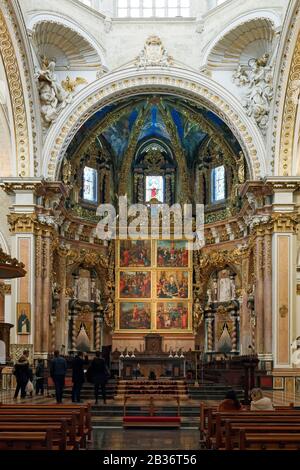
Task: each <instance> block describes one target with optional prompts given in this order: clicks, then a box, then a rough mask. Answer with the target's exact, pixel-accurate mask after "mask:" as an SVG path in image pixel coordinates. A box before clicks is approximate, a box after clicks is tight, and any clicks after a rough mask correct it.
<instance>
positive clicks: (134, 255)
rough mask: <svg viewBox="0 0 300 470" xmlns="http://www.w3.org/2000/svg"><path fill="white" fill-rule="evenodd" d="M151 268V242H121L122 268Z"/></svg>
mask: <svg viewBox="0 0 300 470" xmlns="http://www.w3.org/2000/svg"><path fill="white" fill-rule="evenodd" d="M132 266H135V267H144V268H147V267H150V266H151V241H150V240H121V241H120V267H121V268H128V267H132Z"/></svg>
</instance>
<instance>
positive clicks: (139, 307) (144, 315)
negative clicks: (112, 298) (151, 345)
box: [120, 302, 151, 330]
mask: <svg viewBox="0 0 300 470" xmlns="http://www.w3.org/2000/svg"><path fill="white" fill-rule="evenodd" d="M150 328H151V304H150V303H144V302H121V303H120V329H121V330H148V329H150Z"/></svg>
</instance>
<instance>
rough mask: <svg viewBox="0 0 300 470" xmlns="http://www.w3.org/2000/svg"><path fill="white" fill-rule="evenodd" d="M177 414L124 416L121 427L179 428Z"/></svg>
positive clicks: (179, 419)
mask: <svg viewBox="0 0 300 470" xmlns="http://www.w3.org/2000/svg"><path fill="white" fill-rule="evenodd" d="M180 425H181V418H180V417H179V416H124V417H123V427H124V428H129V427H151V428H152V427H159V428H180Z"/></svg>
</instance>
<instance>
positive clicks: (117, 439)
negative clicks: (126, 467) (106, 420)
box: [91, 429, 199, 450]
mask: <svg viewBox="0 0 300 470" xmlns="http://www.w3.org/2000/svg"><path fill="white" fill-rule="evenodd" d="M91 448H92V449H95V450H98V449H102V450H182V449H184V450H197V449H199V431H198V430H196V429H181V430H178V429H170V430H165V429H164V430H158V429H156V430H155V429H151V430H148V429H128V430H127V429H125V430H124V429H94V432H93V441H92V443H91Z"/></svg>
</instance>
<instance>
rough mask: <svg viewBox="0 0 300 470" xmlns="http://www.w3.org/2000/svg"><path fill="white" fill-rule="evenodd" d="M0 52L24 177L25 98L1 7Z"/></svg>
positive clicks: (19, 169) (27, 170) (26, 161)
mask: <svg viewBox="0 0 300 470" xmlns="http://www.w3.org/2000/svg"><path fill="white" fill-rule="evenodd" d="M0 53H1V57H2V60H3V63H4V69H5V73H6V76H7V83H8V88H9V95H10V97H11V103H12V108H13V119H14V131H15V133H16V155H17V156H18V158H17V172H18V175H20V176H23V177H24V176H28V175H29V173H30V168H29V166H30V149H29V132H28V123H27V116H26V107H25V98H24V91H23V85H22V80H21V76H20V70H19V65H18V60H17V56H16V52H15V49H14V45H13V41H12V38H11V36H10V33H9V29H8V26H7V23H6V19H5V16H4V11H3V9H0Z"/></svg>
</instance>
